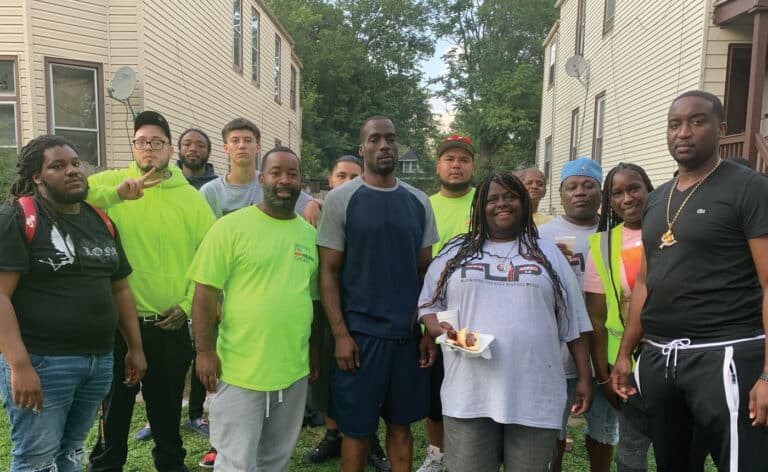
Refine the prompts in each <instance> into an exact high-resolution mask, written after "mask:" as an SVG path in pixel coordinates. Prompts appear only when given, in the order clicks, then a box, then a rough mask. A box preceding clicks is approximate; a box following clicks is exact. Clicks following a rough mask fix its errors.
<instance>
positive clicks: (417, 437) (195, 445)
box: [0, 403, 716, 472]
mask: <svg viewBox="0 0 768 472" xmlns="http://www.w3.org/2000/svg"><path fill="white" fill-rule="evenodd" d="M182 418H186V416H183V417H182ZM145 422H146V415H145V411H144V407H143V404H140V403H137V405H136V409H135V411H134V414H133V424H132V425H131V435H130V438H129V439H128V447H129V452H128V462H127V464H126V467H125V469H124V470H125V472H150V471H152V470H154V468H153V466H152V452H151V451H152V446H153V443H152V441H145V442H142V441H136V440H134V439H133V432H135V431H137V430H138V429H139V428H141V427H142V426H143V425H144V423H145ZM181 431H182V438H183V439H184V447H185V448H186V449H187V461H186V462H187V465H188V466H189V468H190V470H193V471H194V470H204V469H202V468H200V467H198V465H197V462H198V460H199V459H200V457H201V456H202V455H203V454H205V453H206V452H207V451H208V447H209V446H208V440H207V439H206V438H203V437H201V436H199V435H197V434H194V433H191V432H189V431H187V430H186V429H184V428H182V429H181ZM570 431H571V437H572V438H573V440H574V447H573V452H570V453H566V455H565V460H564V462H563V470H564V471H572V472H582V471H588V470H589V463H588V460H587V453H586V450H585V449H584V432H583V427H582V421H581V420H576V421H573V425H572V427H571V428H570ZM324 432H325V431H324V429H323V428H307V429H304V430H302V432H301V435H300V436H299V442H298V444H297V445H296V450H295V451H294V454H293V458H292V459H291V465H290V470H291V471H292V472H293V471H297V472H299V471H316V472H330V471H338V470H340V469H341V465H340V463H339V461H338V460H336V461H331V462H329V463H327V464H323V465H306V464H303V463H302V462H301V457H302V456H303V455H304V453H306V452H307V451H309V450H310V449H311V448H312V447H313V446H314V445H315V444H316V443H317V442H318V441H319V440H320V439H321V437H322V436H323V434H324ZM413 433H414V451H415V457H414V462H413V463H414V468H413V470H416V469H417V468H418V467H419V465H421V463H422V461H423V460H424V453H425V449H426V446H427V440H426V436H425V432H424V425H423V423H420V424H418V425H414V428H413ZM379 437H380V438H383V437H384V436H383V430H382V431H380V432H379ZM95 441H96V426H95V425H94V428H93V429H92V430H91V434H90V435H89V437H88V440H87V445H88V449H89V450H90V448H91V446H93V443H94V442H95ZM10 455H11V441H10V438H9V430H8V417H7V416H6V415H5V414H4V412H3V413H2V414H0V470H8V469H9V468H10ZM613 469H614V470H615V467H614V468H613ZM369 470H373V469H372V468H369ZM648 470H649V471H652V472H655V470H656V467H655V465H654V464H653V461H652V460H651V465H650V467H649V468H648ZM710 471H711V472H716V469H715V467H714V466H713V465H712V464H711V462H709V463H708V464H707V472H710ZM458 472H464V471H458Z"/></svg>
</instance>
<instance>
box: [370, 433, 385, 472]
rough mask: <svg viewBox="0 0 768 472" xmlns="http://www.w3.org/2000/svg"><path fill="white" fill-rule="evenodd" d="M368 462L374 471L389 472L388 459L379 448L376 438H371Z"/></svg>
mask: <svg viewBox="0 0 768 472" xmlns="http://www.w3.org/2000/svg"><path fill="white" fill-rule="evenodd" d="M368 464H369V465H372V466H373V468H374V469H376V472H389V470H390V466H389V461H388V460H387V456H386V455H384V451H383V450H382V449H381V444H379V439H378V438H371V448H370V449H369V450H368Z"/></svg>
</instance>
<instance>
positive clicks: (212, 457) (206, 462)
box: [197, 448, 216, 469]
mask: <svg viewBox="0 0 768 472" xmlns="http://www.w3.org/2000/svg"><path fill="white" fill-rule="evenodd" d="M214 462H216V449H214V448H211V450H210V451H208V452H206V453H205V455H204V456H203V458H202V459H200V462H198V463H197V465H199V466H200V467H202V468H203V469H213V463H214Z"/></svg>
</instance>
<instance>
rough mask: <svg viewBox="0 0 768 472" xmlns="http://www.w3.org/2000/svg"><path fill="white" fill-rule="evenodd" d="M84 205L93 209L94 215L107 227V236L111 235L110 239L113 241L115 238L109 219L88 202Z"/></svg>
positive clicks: (99, 209) (102, 211) (113, 227)
mask: <svg viewBox="0 0 768 472" xmlns="http://www.w3.org/2000/svg"><path fill="white" fill-rule="evenodd" d="M85 203H86V204H88V206H90V207H91V208H93V209H94V211H96V214H97V215H99V217H101V220H102V221H103V222H104V224H105V225H106V226H107V230H108V231H109V234H111V235H112V239H114V238H115V226H114V225H113V224H112V220H110V219H109V217H108V216H107V214H106V213H104V210H102V209H101V208H99V207H97V206H94V205H91V204H90V203H88V202H85Z"/></svg>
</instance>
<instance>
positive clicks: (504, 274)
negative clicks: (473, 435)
mask: <svg viewBox="0 0 768 472" xmlns="http://www.w3.org/2000/svg"><path fill="white" fill-rule="evenodd" d="M539 244H540V246H541V249H542V251H543V252H544V254H545V255H546V257H547V259H548V260H549V261H550V263H551V264H552V267H553V268H554V270H555V271H556V272H557V274H558V277H559V278H560V280H561V281H562V284H563V286H564V287H565V290H564V294H565V303H566V310H565V312H564V313H563V314H562V319H561V320H560V323H559V325H558V322H557V319H556V317H555V311H554V292H553V288H552V282H551V280H550V278H549V275H548V273H547V271H546V269H545V268H544V266H543V265H541V264H539V263H537V262H534V261H529V260H527V259H524V258H523V257H522V256H520V255H519V254H518V252H519V249H518V242H517V241H513V242H506V243H495V242H490V241H489V242H486V243H485V245H484V247H483V255H482V258H481V259H480V260H476V261H471V262H470V263H468V264H465V265H463V266H462V267H459V268H457V269H456V271H454V273H453V274H452V275H451V277H450V278H449V280H448V286H447V291H446V297H445V299H444V300H438V301H437V302H436V303H435V304H434V305H432V306H429V307H426V308H422V309H420V311H419V316H420V317H421V316H424V315H426V314H428V313H434V312H437V311H443V310H447V309H458V312H459V325H460V326H456V327H455V328H457V329H459V328H462V327H469V328H470V330H471V331H477V332H480V333H485V334H492V335H493V336H495V338H496V339H495V341H494V342H493V343H492V344H491V346H490V347H489V349H490V350H491V355H492V358H491V359H483V358H479V357H475V358H468V357H465V356H463V355H462V354H460V353H458V352H456V351H453V350H450V349H448V348H443V362H444V364H445V379H444V380H443V385H442V388H441V398H442V403H443V414H444V415H447V416H450V417H454V418H482V417H488V418H491V419H493V420H494V421H496V422H498V423H504V424H511V423H515V424H521V425H525V426H530V427H537V428H550V429H560V426H561V423H562V415H563V409H564V408H565V402H566V384H565V375H564V371H563V364H562V360H561V358H560V344H561V343H563V342H569V341H572V340H574V339H576V338H578V336H579V329H578V327H579V325H578V324H577V323H575V322H574V320H575V319H578V318H579V317H586V316H587V315H586V308H585V307H584V301H583V299H582V296H581V288H580V287H579V285H578V282H577V281H576V277H575V276H574V274H573V272H572V271H571V270H569V266H568V261H566V259H565V257H563V255H562V253H561V252H560V250H559V249H558V248H557V247H556V246H555V245H554V244H552V243H550V242H548V241H541V240H540V241H539ZM457 251H458V248H454V249H451V250H449V251H447V252H446V253H444V254H441V255H440V256H438V257H437V258H436V259H435V260H434V261H433V262H432V265H430V267H429V270H428V271H427V275H426V278H425V280H424V287H423V289H422V291H421V295H420V297H419V305H420V306H421V305H424V304H425V303H428V302H429V301H430V300H431V299H432V297H433V295H434V291H435V289H436V286H437V281H438V280H439V278H440V274H441V273H442V271H443V268H444V267H445V264H446V262H447V261H449V260H450V259H451V258H452V257H453V256H454V255H455V254H456V252H457ZM500 263H503V264H504V269H505V270H504V271H502V270H500V267H499V266H500V265H501V264H500ZM510 266H511V268H510Z"/></svg>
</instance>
